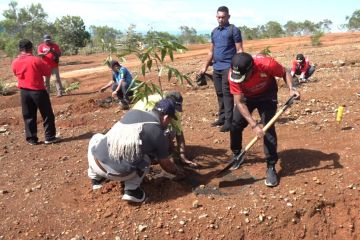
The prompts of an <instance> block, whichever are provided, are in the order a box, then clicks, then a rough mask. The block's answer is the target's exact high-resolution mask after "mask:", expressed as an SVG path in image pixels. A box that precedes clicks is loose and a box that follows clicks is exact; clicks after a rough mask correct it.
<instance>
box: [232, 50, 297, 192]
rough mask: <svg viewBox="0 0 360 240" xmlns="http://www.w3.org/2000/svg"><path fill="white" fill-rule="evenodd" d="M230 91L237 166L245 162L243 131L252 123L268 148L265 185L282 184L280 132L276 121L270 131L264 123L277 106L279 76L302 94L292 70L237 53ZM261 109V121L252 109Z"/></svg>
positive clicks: (253, 128)
mask: <svg viewBox="0 0 360 240" xmlns="http://www.w3.org/2000/svg"><path fill="white" fill-rule="evenodd" d="M228 77H229V84H230V91H231V93H232V94H233V96H234V103H235V108H234V117H233V123H232V128H231V130H230V147H231V150H232V152H233V153H234V156H233V160H237V163H238V164H237V165H235V166H233V167H232V169H237V168H239V166H240V165H241V164H242V163H243V162H244V157H242V159H239V157H241V155H240V153H241V148H242V133H243V130H244V129H245V128H246V126H247V125H250V126H251V129H252V130H253V131H254V134H255V135H256V136H257V137H259V138H262V137H264V152H265V157H266V161H267V171H266V180H265V185H266V186H269V187H275V186H276V185H277V184H278V178H277V173H276V170H275V165H276V163H277V161H278V154H277V135H276V131H275V125H272V126H271V127H270V128H269V129H268V130H267V131H266V133H264V131H263V129H262V125H264V126H265V125H266V124H267V123H268V122H269V121H270V120H271V119H272V117H273V116H274V115H275V114H276V110H277V92H278V87H277V82H276V79H275V77H281V78H283V79H284V81H285V82H286V83H287V86H288V88H289V94H290V96H293V95H295V96H296V97H297V98H298V97H299V96H300V94H299V92H297V91H296V89H294V88H293V86H292V79H291V76H290V73H289V72H288V71H287V70H286V69H285V68H284V67H283V66H282V65H280V64H279V63H278V62H277V61H276V60H275V59H273V58H271V57H268V56H264V55H260V54H259V55H256V56H254V57H253V56H251V55H250V54H248V53H245V52H243V53H237V54H235V55H234V57H233V58H232V61H231V71H230V72H229V76H228ZM255 109H257V110H258V112H259V115H260V117H261V125H260V124H259V123H258V122H257V121H255V119H254V118H253V117H252V115H251V114H252V112H253V111H254V110H255Z"/></svg>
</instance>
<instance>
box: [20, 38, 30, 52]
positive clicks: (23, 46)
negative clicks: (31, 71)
mask: <svg viewBox="0 0 360 240" xmlns="http://www.w3.org/2000/svg"><path fill="white" fill-rule="evenodd" d="M32 49H33V44H32V42H31V41H30V40H28V39H22V40H20V42H19V50H20V51H26V52H28V51H31V50H32Z"/></svg>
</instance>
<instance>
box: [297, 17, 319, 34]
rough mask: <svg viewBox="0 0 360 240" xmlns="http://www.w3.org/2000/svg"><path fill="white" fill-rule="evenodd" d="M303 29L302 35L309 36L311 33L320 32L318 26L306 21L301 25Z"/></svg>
mask: <svg viewBox="0 0 360 240" xmlns="http://www.w3.org/2000/svg"><path fill="white" fill-rule="evenodd" d="M301 28H302V35H309V34H311V33H314V32H316V31H318V26H317V25H316V24H315V23H313V22H311V21H309V20H305V21H304V22H303V23H301Z"/></svg>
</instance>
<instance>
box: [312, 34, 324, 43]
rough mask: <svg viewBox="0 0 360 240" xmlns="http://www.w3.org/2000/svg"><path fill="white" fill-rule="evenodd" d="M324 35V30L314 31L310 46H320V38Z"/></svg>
mask: <svg viewBox="0 0 360 240" xmlns="http://www.w3.org/2000/svg"><path fill="white" fill-rule="evenodd" d="M322 36H324V32H322V31H316V32H315V33H314V34H313V35H312V36H311V37H310V39H311V45H312V46H320V45H321V42H320V38H321V37H322Z"/></svg>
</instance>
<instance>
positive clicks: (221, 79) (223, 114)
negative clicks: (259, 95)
mask: <svg viewBox="0 0 360 240" xmlns="http://www.w3.org/2000/svg"><path fill="white" fill-rule="evenodd" d="M228 73H229V69H224V70H214V72H213V81H214V86H215V91H216V96H217V100H218V105H219V120H221V121H225V122H228V123H229V124H231V121H232V118H233V108H234V99H233V95H232V94H231V93H230V87H229V81H228Z"/></svg>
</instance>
